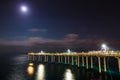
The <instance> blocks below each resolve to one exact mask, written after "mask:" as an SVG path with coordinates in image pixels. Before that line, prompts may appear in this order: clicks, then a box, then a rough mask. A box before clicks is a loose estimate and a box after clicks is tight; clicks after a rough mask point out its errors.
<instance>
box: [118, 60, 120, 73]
mask: <svg viewBox="0 0 120 80" xmlns="http://www.w3.org/2000/svg"><path fill="white" fill-rule="evenodd" d="M118 68H119V73H120V58H118Z"/></svg>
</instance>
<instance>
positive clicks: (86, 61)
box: [28, 51, 120, 73]
mask: <svg viewBox="0 0 120 80" xmlns="http://www.w3.org/2000/svg"><path fill="white" fill-rule="evenodd" d="M94 57H96V58H97V63H98V69H99V73H101V72H102V67H101V66H102V65H103V69H104V70H103V71H104V72H106V71H107V62H106V58H108V57H113V58H115V59H116V61H117V63H118V66H116V68H118V70H119V71H118V72H119V73H120V52H112V51H109V52H99V51H91V52H87V53H85V52H82V53H28V59H29V60H30V61H39V62H50V63H64V64H72V65H77V66H78V67H80V66H83V67H86V69H88V68H91V69H93V67H94V60H95V59H94ZM80 64H82V65H80ZM113 65H114V63H113Z"/></svg>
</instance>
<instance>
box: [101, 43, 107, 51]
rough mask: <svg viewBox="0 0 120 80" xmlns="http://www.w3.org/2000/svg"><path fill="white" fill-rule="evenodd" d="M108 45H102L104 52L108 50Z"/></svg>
mask: <svg viewBox="0 0 120 80" xmlns="http://www.w3.org/2000/svg"><path fill="white" fill-rule="evenodd" d="M107 48H108V47H107V45H106V44H102V45H101V50H102V51H103V52H106V51H107Z"/></svg>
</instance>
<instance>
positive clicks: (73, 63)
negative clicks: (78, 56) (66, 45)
mask: <svg viewBox="0 0 120 80" xmlns="http://www.w3.org/2000/svg"><path fill="white" fill-rule="evenodd" d="M72 65H74V56H72Z"/></svg>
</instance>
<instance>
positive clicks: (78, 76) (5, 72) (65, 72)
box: [0, 55, 120, 80]
mask: <svg viewBox="0 0 120 80" xmlns="http://www.w3.org/2000/svg"><path fill="white" fill-rule="evenodd" d="M0 69H1V70H0V80H120V75H119V74H111V73H102V74H99V73H98V71H96V70H86V69H85V68H83V67H81V68H78V67H76V66H71V65H64V64H50V63H40V62H34V63H33V64H30V62H29V61H28V60H27V55H14V56H0Z"/></svg>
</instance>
